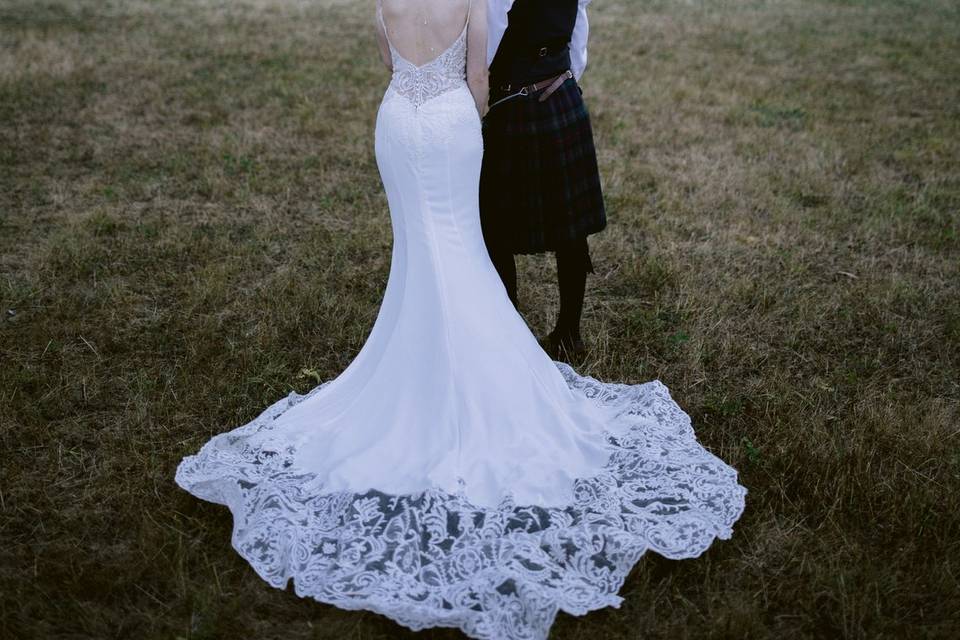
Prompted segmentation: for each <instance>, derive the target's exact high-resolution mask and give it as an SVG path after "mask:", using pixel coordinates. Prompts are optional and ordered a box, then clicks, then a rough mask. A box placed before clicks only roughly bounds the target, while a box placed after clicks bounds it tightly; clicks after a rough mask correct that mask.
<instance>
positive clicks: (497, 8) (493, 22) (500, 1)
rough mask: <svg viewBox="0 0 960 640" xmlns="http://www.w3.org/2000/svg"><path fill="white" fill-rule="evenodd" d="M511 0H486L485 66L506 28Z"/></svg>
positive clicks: (494, 52) (491, 60)
mask: <svg viewBox="0 0 960 640" xmlns="http://www.w3.org/2000/svg"><path fill="white" fill-rule="evenodd" d="M588 1H589V0H588ZM512 6H513V0H487V66H488V67H489V66H490V63H492V62H493V57H494V56H495V55H497V49H498V48H499V47H500V41H501V40H502V39H503V33H504V32H505V31H506V30H507V14H508V13H510V7H512Z"/></svg>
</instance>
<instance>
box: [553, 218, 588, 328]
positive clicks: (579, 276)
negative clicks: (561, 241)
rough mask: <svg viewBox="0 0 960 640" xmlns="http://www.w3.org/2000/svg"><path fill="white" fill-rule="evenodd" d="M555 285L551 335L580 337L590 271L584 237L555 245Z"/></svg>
mask: <svg viewBox="0 0 960 640" xmlns="http://www.w3.org/2000/svg"><path fill="white" fill-rule="evenodd" d="M555 253H556V257H557V284H558V285H559V289H560V314H559V315H558V316H557V324H556V328H555V329H554V330H553V333H554V336H556V337H557V338H559V339H561V340H564V341H567V340H569V341H575V340H579V339H580V316H581V314H582V313H583V296H584V290H585V289H586V283H587V273H592V272H593V264H592V263H591V261H590V251H589V247H588V245H587V239H586V237H584V238H580V239H579V240H576V241H574V242H572V243H570V244H567V245H564V246H562V247H558V248H557V250H556V252H555Z"/></svg>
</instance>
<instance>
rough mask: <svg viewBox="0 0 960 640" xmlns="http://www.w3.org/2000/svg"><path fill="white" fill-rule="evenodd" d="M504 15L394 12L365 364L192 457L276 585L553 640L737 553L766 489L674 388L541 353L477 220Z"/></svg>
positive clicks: (384, 32) (420, 0) (382, 14)
mask: <svg viewBox="0 0 960 640" xmlns="http://www.w3.org/2000/svg"><path fill="white" fill-rule="evenodd" d="M484 3H485V0H382V6H381V4H380V2H378V5H377V16H376V23H377V32H378V39H379V42H380V44H381V48H382V53H383V55H384V58H385V62H386V63H387V64H388V65H389V66H390V67H391V68H392V71H393V75H392V79H391V82H390V85H389V87H388V88H387V90H386V93H385V95H384V97H383V101H382V102H381V105H380V108H379V111H378V114H377V121H376V131H375V150H376V159H377V165H378V168H379V171H380V175H381V178H382V181H383V186H384V189H385V190H386V195H387V200H388V203H389V207H390V220H391V225H392V231H393V241H394V242H393V251H392V258H391V265H390V274H389V277H388V280H387V284H386V291H385V293H384V297H383V302H382V305H381V307H380V310H379V313H378V315H377V318H376V321H375V323H374V325H373V328H372V329H371V332H370V334H369V337H368V339H367V341H366V342H365V343H364V345H363V347H362V348H361V350H360V352H359V353H358V354H357V356H356V358H355V359H354V360H353V361H352V362H351V363H350V365H349V366H348V367H347V368H346V369H345V370H344V371H343V372H342V373H341V374H340V375H339V376H337V377H336V378H334V379H332V380H328V381H326V382H323V383H322V384H320V385H318V386H317V387H315V388H314V389H312V390H311V391H309V392H308V393H306V394H305V395H299V394H297V393H290V395H289V396H287V397H285V398H283V399H280V400H279V401H277V402H276V403H275V404H273V405H272V406H270V407H268V408H266V410H265V411H263V413H262V414H261V415H259V416H258V417H257V418H256V419H255V420H253V421H252V422H250V423H248V424H246V425H244V426H241V427H239V428H236V429H234V430H232V431H228V432H225V433H222V434H219V435H217V436H214V437H213V438H212V439H211V440H209V441H208V442H207V443H206V444H205V445H204V446H203V447H202V448H201V449H200V451H199V452H197V453H196V454H195V455H190V456H187V457H185V458H184V459H183V461H182V462H181V463H180V465H179V467H178V468H177V471H176V482H177V483H178V484H179V485H180V486H181V487H182V488H183V489H185V490H187V491H189V492H190V493H191V494H193V495H195V496H197V497H199V498H202V499H205V500H208V501H212V502H216V503H219V504H223V505H226V506H227V507H229V509H230V510H231V512H232V514H233V518H234V526H233V535H232V544H233V547H234V548H235V549H236V550H237V552H238V553H240V555H241V556H243V557H244V558H245V559H246V560H247V561H248V562H249V563H250V565H251V566H252V567H253V569H254V570H255V571H256V572H257V573H258V574H259V575H260V576H261V577H262V578H263V579H264V580H266V581H267V582H268V583H270V584H271V585H273V586H274V587H278V588H284V587H285V586H286V585H287V583H288V581H289V580H290V579H293V581H294V587H295V590H296V593H297V594H298V595H300V596H302V597H308V596H309V597H311V598H314V599H316V600H318V601H320V602H325V603H329V604H333V605H336V606H338V607H341V608H344V609H366V610H370V611H375V612H378V613H381V614H383V615H386V616H389V617H390V618H392V619H393V620H395V621H396V622H398V623H400V624H402V625H404V626H406V627H409V628H410V629H414V630H418V629H422V628H425V627H433V626H443V627H459V628H460V629H461V630H462V631H463V632H464V633H465V634H467V635H468V636H470V637H474V638H490V639H494V638H496V639H500V638H546V637H547V636H548V634H549V631H550V627H551V625H552V623H553V620H554V618H555V616H556V614H557V612H558V611H559V610H563V611H566V612H567V613H570V614H573V615H583V614H585V613H587V612H588V611H591V610H594V609H598V608H601V607H606V606H614V607H617V606H619V604H620V602H621V600H622V598H620V597H619V596H618V595H617V592H618V590H619V589H620V587H621V585H622V584H623V581H624V579H625V577H626V576H627V574H628V573H629V572H630V570H631V568H632V567H633V566H634V564H635V563H636V562H637V561H638V560H639V558H640V557H641V555H642V554H643V553H644V552H645V551H647V550H652V551H655V552H657V553H659V554H661V555H663V556H665V557H668V558H692V557H696V556H698V555H700V554H701V553H702V552H703V551H704V550H705V549H706V548H707V547H708V546H709V545H710V544H711V543H712V541H713V540H714V539H715V538H723V539H726V538H729V537H730V535H731V533H732V525H733V523H734V522H735V521H736V520H737V519H738V518H739V516H740V514H741V512H742V510H743V506H744V495H745V493H746V489H745V488H743V487H742V486H740V485H739V484H738V482H737V473H736V471H735V470H734V469H732V468H731V467H729V466H727V465H726V464H725V463H724V462H723V461H721V460H720V459H718V458H716V457H715V456H713V455H712V454H711V453H709V452H708V451H706V450H705V449H704V448H703V447H701V446H700V445H699V444H698V443H697V441H696V438H695V436H694V432H693V430H692V428H691V425H690V420H689V417H688V416H687V415H686V414H685V413H684V412H683V411H682V410H681V409H680V408H679V407H678V406H677V405H676V404H675V403H674V401H673V400H672V399H671V397H670V394H669V392H668V390H667V388H666V387H665V386H664V385H663V384H661V383H660V382H659V381H652V382H647V383H644V384H637V385H626V384H615V383H606V382H601V381H598V380H595V379H593V378H590V377H586V376H581V375H579V374H578V373H577V372H576V371H574V370H573V369H572V368H571V367H570V366H568V365H567V364H564V363H561V362H554V361H553V360H551V359H550V357H549V356H548V355H547V354H546V353H545V352H544V351H543V350H542V348H541V347H540V345H539V343H538V341H537V339H536V338H535V337H534V335H533V334H532V333H531V332H530V331H529V329H528V328H527V326H526V324H525V322H524V320H523V318H522V317H521V316H520V315H519V314H518V313H517V311H516V310H515V308H514V306H513V304H512V302H511V301H510V299H509V297H508V295H507V293H506V291H505V289H504V285H503V283H502V281H501V280H500V278H499V276H498V274H497V271H496V269H495V268H494V266H493V263H492V262H491V260H490V257H489V255H488V252H487V250H486V247H485V244H484V241H483V235H482V233H481V228H480V220H479V214H478V188H479V187H478V185H479V176H480V168H481V160H482V155H483V144H482V137H481V120H480V118H481V112H482V110H483V108H484V104H485V101H486V87H485V83H486V80H485V76H486V16H485V6H484Z"/></svg>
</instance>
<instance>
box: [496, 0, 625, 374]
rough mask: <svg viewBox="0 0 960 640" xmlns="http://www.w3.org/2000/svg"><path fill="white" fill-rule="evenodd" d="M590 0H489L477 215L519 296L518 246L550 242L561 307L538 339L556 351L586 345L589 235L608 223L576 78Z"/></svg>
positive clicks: (542, 246)
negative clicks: (584, 321) (486, 87)
mask: <svg viewBox="0 0 960 640" xmlns="http://www.w3.org/2000/svg"><path fill="white" fill-rule="evenodd" d="M589 3H590V0H488V5H487V23H488V52H487V62H488V64H489V66H490V99H489V106H490V109H489V111H488V112H487V115H486V116H485V117H484V119H483V146H484V154H483V168H482V170H481V174H480V221H481V225H482V228H483V236H484V241H485V243H486V245H487V250H488V251H489V253H490V258H491V260H492V261H493V264H494V266H496V268H497V272H498V273H499V274H500V278H501V279H502V280H503V284H504V286H505V287H506V289H507V293H508V295H509V296H510V300H511V301H513V304H514V306H516V305H517V268H516V263H515V259H514V255H515V254H518V253H523V254H526V253H543V252H545V251H553V252H554V253H555V254H556V260H557V279H558V284H559V289H560V313H559V316H558V318H557V322H556V325H555V327H554V329H553V331H552V332H550V334H549V335H548V336H547V337H546V338H544V339H543V340H541V344H542V345H543V347H544V349H545V350H546V351H547V353H549V354H550V355H551V357H553V358H554V359H567V360H577V359H580V358H582V357H583V355H584V353H585V347H584V343H583V340H582V339H581V336H580V315H581V312H582V309H583V296H584V289H585V287H586V278H587V273H592V272H593V264H592V263H591V260H590V253H589V248H588V246H587V236H588V235H590V234H592V233H596V232H598V231H601V230H602V229H603V228H604V227H605V226H606V214H605V212H604V207H603V195H602V193H601V190H600V176H599V174H598V172H597V158H596V151H595V149H594V144H593V132H592V129H591V127H590V117H589V115H588V113H587V109H586V106H585V105H584V103H583V99H582V97H581V93H582V91H581V90H580V87H579V86H578V85H577V81H578V80H579V79H580V75H581V74H582V73H583V69H584V67H585V66H586V62H587V10H586V7H587V5H588V4H589Z"/></svg>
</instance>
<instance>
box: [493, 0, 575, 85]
mask: <svg viewBox="0 0 960 640" xmlns="http://www.w3.org/2000/svg"><path fill="white" fill-rule="evenodd" d="M577 6H578V2H577V0H514V3H513V6H512V7H511V9H510V13H509V14H507V16H508V22H507V30H506V31H505V32H504V34H503V40H501V41H500V47H499V48H498V49H497V54H496V55H495V56H494V58H493V62H491V63H490V88H491V89H493V88H494V87H496V86H499V85H502V84H506V83H510V84H512V85H514V86H516V85H524V84H530V83H531V82H537V81H539V80H543V79H545V78H549V77H550V76H555V75H557V74H559V73H562V72H563V71H565V70H567V69H569V68H570V47H569V45H570V37H571V36H572V35H573V28H574V26H575V25H576V23H577ZM544 47H546V51H545V52H544V51H543V48H544Z"/></svg>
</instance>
